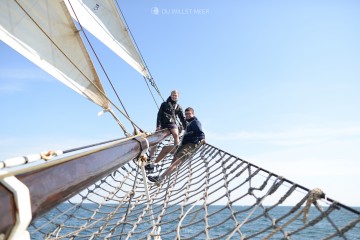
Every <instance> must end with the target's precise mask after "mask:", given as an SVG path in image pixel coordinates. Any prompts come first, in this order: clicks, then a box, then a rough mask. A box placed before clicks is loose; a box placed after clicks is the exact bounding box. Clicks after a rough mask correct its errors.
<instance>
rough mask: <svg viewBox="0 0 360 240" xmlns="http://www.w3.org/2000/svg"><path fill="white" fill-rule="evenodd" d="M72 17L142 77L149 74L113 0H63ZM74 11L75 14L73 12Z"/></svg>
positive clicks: (147, 76)
mask: <svg viewBox="0 0 360 240" xmlns="http://www.w3.org/2000/svg"><path fill="white" fill-rule="evenodd" d="M65 3H66V5H67V7H68V8H69V12H70V14H71V15H72V17H73V18H74V19H75V20H77V21H79V23H80V24H81V26H83V27H84V28H86V29H87V30H88V31H89V32H90V33H91V34H93V35H94V36H95V37H96V38H98V39H99V40H100V41H101V42H103V43H104V44H105V45H106V46H107V47H108V48H110V49H111V50H112V51H113V52H115V53H116V54H117V55H118V56H119V57H121V58H122V59H123V60H124V61H126V62H127V63H128V64H129V65H131V66H132V67H133V68H134V69H135V70H137V71H138V72H139V73H141V74H142V75H143V76H144V77H146V78H148V79H150V74H149V72H148V70H147V69H146V67H145V66H144V64H143V61H142V59H141V57H140V54H139V52H138V51H137V49H136V47H135V44H134V43H133V41H132V40H131V37H130V35H129V32H128V31H127V29H126V25H125V24H124V22H123V20H122V18H121V16H120V15H119V11H118V10H117V8H116V6H115V4H114V1H113V0H70V1H65ZM74 12H75V14H74Z"/></svg>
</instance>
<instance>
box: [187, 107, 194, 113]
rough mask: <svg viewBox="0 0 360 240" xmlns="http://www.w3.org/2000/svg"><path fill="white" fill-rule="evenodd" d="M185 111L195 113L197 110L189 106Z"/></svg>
mask: <svg viewBox="0 0 360 240" xmlns="http://www.w3.org/2000/svg"><path fill="white" fill-rule="evenodd" d="M185 112H191V113H192V114H194V113H195V111H194V109H193V108H192V107H187V108H186V109H185Z"/></svg>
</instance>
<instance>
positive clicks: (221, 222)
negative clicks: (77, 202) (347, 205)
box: [28, 203, 360, 240]
mask: <svg viewBox="0 0 360 240" xmlns="http://www.w3.org/2000/svg"><path fill="white" fill-rule="evenodd" d="M96 206H97V205H96V204H91V203H85V204H84V203H83V204H82V207H81V208H78V209H76V214H75V213H74V214H73V215H72V214H71V211H69V210H68V209H71V207H72V205H70V204H68V203H66V204H62V205H61V206H59V209H60V211H61V212H65V211H68V212H67V215H64V216H63V217H60V218H59V217H58V215H59V211H58V210H52V211H50V212H49V213H47V214H46V215H45V216H42V217H41V218H39V219H37V220H36V221H35V224H32V225H31V226H30V227H29V229H28V230H29V232H30V235H31V239H36V240H38V239H44V238H45V237H44V232H47V231H48V232H54V227H52V229H50V228H51V226H50V225H48V227H49V229H46V227H45V228H43V229H41V230H40V231H38V230H39V226H46V224H47V222H49V220H50V221H51V220H52V219H56V221H58V222H59V223H61V222H62V221H64V222H65V225H67V226H73V227H74V228H64V229H62V231H61V232H59V237H60V238H55V239H89V238H90V237H91V236H92V233H91V232H90V231H84V233H83V234H78V235H76V236H75V237H74V236H73V237H74V238H71V237H70V236H68V237H63V236H64V235H66V234H67V231H74V229H76V226H81V225H82V224H84V219H88V218H89V217H90V216H91V215H92V214H93V211H94V210H95V209H96ZM111 207H113V208H115V207H116V206H115V205H114V206H109V210H110V208H111ZM292 208H293V207H291V206H281V207H277V208H275V209H272V210H271V212H269V214H270V215H271V217H272V218H273V219H277V218H280V217H281V216H284V215H286V214H287V213H289V212H291V209H292ZM246 209H251V208H249V207H248V206H234V209H233V210H234V211H235V212H237V214H235V216H236V218H237V220H238V221H239V222H242V221H243V220H244V219H245V215H246V216H248V213H245V212H243V210H244V211H245V210H246ZM353 209H355V210H356V211H359V212H360V207H354V208H353ZM198 210H199V211H196V207H195V208H193V209H192V212H198V213H197V214H196V215H197V216H192V217H191V216H190V215H189V217H188V220H184V221H183V223H182V227H183V228H182V229H181V239H194V240H202V239H206V235H205V231H203V229H204V228H205V224H204V217H203V216H204V214H205V212H203V211H204V210H203V209H202V208H201V207H199V208H198ZM323 210H326V209H323ZM102 212H109V211H106V209H103V210H102ZM169 212H171V211H169ZM215 212H216V214H214V215H213V217H209V218H208V225H209V226H216V225H218V226H216V227H211V228H210V229H209V232H210V235H208V236H210V239H227V236H228V235H229V233H231V232H232V231H233V228H234V221H233V220H232V219H231V212H230V211H229V210H228V209H227V208H226V207H224V206H221V205H216V206H209V207H208V209H207V213H208V214H209V215H211V214H212V213H215ZM99 214H100V213H98V215H99ZM241 215H244V216H241ZM263 215H264V212H263V211H262V210H261V209H259V210H258V211H255V212H254V213H252V217H250V218H249V219H247V220H248V221H247V223H246V224H244V225H243V226H242V227H241V229H240V231H241V233H242V234H243V237H244V239H255V240H258V239H259V240H260V239H263V238H264V237H265V236H266V235H268V234H269V233H270V232H269V231H267V232H266V233H264V234H262V235H261V234H260V235H259V234H256V233H258V232H259V231H261V229H264V228H266V227H269V226H270V225H271V223H269V221H270V220H269V219H268V218H265V217H263ZM69 216H75V217H74V218H73V219H72V218H71V217H69ZM178 216H179V211H174V212H173V213H170V214H169V215H166V216H165V217H164V218H163V220H162V221H163V222H165V223H166V224H164V225H163V226H162V229H161V232H162V233H166V234H165V235H163V236H162V237H161V239H163V240H165V239H176V227H177V224H178V222H179V221H173V223H172V221H171V220H173V219H177V218H178ZM229 216H230V219H229V221H226V219H227V218H229ZM293 216H294V215H291V216H290V217H289V218H287V220H286V221H288V219H291V218H292V217H293ZM318 216H319V212H318V211H317V210H316V209H315V208H314V207H312V210H310V212H309V216H308V222H309V221H316V218H317V217H318ZM302 217H303V215H302V216H301V217H299V218H298V219H296V221H293V222H292V223H291V224H290V225H289V226H287V227H286V229H285V231H286V232H294V231H295V230H296V229H297V230H296V231H298V232H296V233H293V234H291V235H290V237H289V238H288V239H291V240H317V239H327V238H326V237H327V236H329V235H331V234H333V233H336V232H337V231H338V232H340V229H341V228H343V227H344V226H345V225H348V224H349V223H350V222H352V221H354V220H356V219H357V221H358V222H357V223H356V225H355V227H353V228H351V229H350V230H348V231H347V232H345V233H344V235H343V236H335V237H332V238H329V239H334V240H338V239H339V240H340V239H342V240H344V239H346V240H360V222H359V219H360V215H356V214H354V213H351V212H349V211H347V210H344V209H342V210H341V211H337V210H335V211H333V212H332V213H331V214H330V216H329V217H328V218H322V220H321V221H319V222H317V223H316V224H315V225H314V226H311V227H308V228H306V229H301V228H302V226H303V222H302ZM190 219H191V220H190ZM118 220H119V219H116V221H118ZM135 220H136V219H135ZM190 221H191V223H194V224H189V223H190ZM149 222H150V221H149ZM270 222H271V221H270ZM110 223H111V222H110ZM112 223H113V226H114V223H115V220H114V221H113V222H112ZM280 223H281V222H280ZM101 224H103V223H101ZM282 224H284V222H283V223H282ZM110 225H111V224H110ZM186 226H188V227H186ZM118 228H119V229H116V230H114V229H113V233H114V234H113V235H112V236H113V237H111V238H110V239H120V237H119V236H120V235H119V234H120V233H121V232H123V233H127V232H128V231H130V230H131V228H132V226H131V227H130V226H129V227H128V228H126V227H125V228H124V229H122V231H121V232H120V228H121V227H118ZM94 229H98V228H96V226H95V228H94ZM143 229H145V230H146V229H151V225H150V224H143V225H139V226H138V227H137V229H136V231H135V234H134V236H133V237H130V238H129V239H146V237H147V233H148V232H149V231H145V230H143ZM298 229H300V230H298ZM109 231H110V229H108V231H107V232H109ZM142 231H143V232H142ZM40 232H43V233H40ZM104 232H106V231H104ZM104 236H106V234H104V235H100V236H98V237H95V238H94V239H104ZM49 239H53V237H50V238H49ZM122 239H126V236H125V237H123V238H122ZM231 239H241V237H240V235H239V234H238V233H235V234H234V235H233V237H232V238H231ZM270 239H285V238H284V234H283V233H281V232H279V233H278V234H275V235H274V236H273V237H271V238H270Z"/></svg>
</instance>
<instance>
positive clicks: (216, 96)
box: [0, 0, 360, 206]
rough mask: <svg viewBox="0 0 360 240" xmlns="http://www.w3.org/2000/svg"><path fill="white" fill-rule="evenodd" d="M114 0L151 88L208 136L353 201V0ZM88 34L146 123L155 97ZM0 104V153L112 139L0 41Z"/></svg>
mask: <svg viewBox="0 0 360 240" xmlns="http://www.w3.org/2000/svg"><path fill="white" fill-rule="evenodd" d="M118 3H119V5H120V6H121V9H122V12H123V14H124V16H125V19H126V22H127V24H128V26H129V28H130V31H131V33H132V35H133V37H134V39H135V41H136V43H137V46H138V47H139V49H140V51H141V54H142V56H143V58H144V59H145V62H146V64H147V66H148V68H149V69H150V72H151V74H152V76H153V78H154V80H155V82H156V84H157V86H158V88H159V89H160V91H161V95H162V97H163V98H167V97H168V96H169V95H170V92H171V90H173V89H177V90H179V91H180V99H179V104H180V105H181V106H182V107H183V108H186V107H188V106H191V107H193V108H194V109H195V115H196V116H197V117H198V119H199V120H200V121H201V122H202V125H203V129H204V132H205V134H206V141H207V142H208V143H209V144H211V145H214V146H216V147H218V148H220V149H223V150H225V151H226V152H228V153H231V154H233V155H235V156H238V157H239V158H241V159H244V160H246V161H249V162H251V163H253V164H255V165H257V166H260V167H262V168H264V169H266V170H268V171H270V172H273V173H275V174H277V175H280V176H283V177H285V178H287V179H289V180H291V181H293V182H296V183H298V184H299V185H302V186H304V187H306V188H309V189H313V188H320V189H322V190H323V191H324V192H325V193H326V194H327V196H328V197H330V198H332V199H334V200H337V201H339V202H341V203H343V204H345V205H349V206H360V192H359V191H358V184H359V182H360V148H359V145H360V111H359V109H360V94H359V92H360V67H359V66H360V44H359V43H360V28H359V24H360V15H359V14H358V13H359V10H360V2H359V1H355V0H354V1H350V0H343V1H331V0H327V1H325V0H324V1H321V0H317V1H306V0H302V1H280V0H277V1H275V0H266V1H265V0H259V1H240V0H228V1H221V2H220V1H215V0H206V1H205V0H196V1H193V0H150V1H149V0H146V1H145V0H135V1H125V0H122V1H118ZM90 39H91V40H92V44H93V46H94V48H95V51H96V52H97V54H98V56H99V58H100V59H101V62H102V64H103V65H104V66H105V69H106V73H107V74H108V76H109V78H110V80H111V82H112V83H113V84H114V86H115V88H116V89H117V92H118V94H119V96H120V98H121V100H122V102H123V104H124V105H125V108H126V110H127V111H128V113H129V115H130V117H131V119H133V120H134V122H135V123H136V124H137V125H139V126H140V127H141V128H142V129H143V130H145V131H154V130H155V122H156V114H157V110H158V108H157V105H159V104H161V101H162V100H161V97H159V96H158V95H157V93H156V92H154V90H153V89H152V91H153V94H155V99H156V102H155V101H154V100H153V98H152V97H151V94H150V92H149V90H148V88H147V85H146V84H145V81H144V79H143V78H142V77H141V76H140V74H138V73H137V72H136V71H135V70H134V69H132V68H131V67H130V66H129V65H127V64H126V63H125V62H124V61H123V60H122V59H119V58H118V57H117V56H115V54H113V53H112V52H111V51H110V50H109V49H107V48H106V47H105V46H103V45H102V44H101V43H99V42H97V40H96V39H94V38H91V37H90ZM95 65H96V67H97V69H99V66H98V64H97V63H95ZM98 72H99V75H100V78H101V79H103V84H104V86H105V88H106V90H107V92H108V94H109V96H110V98H111V99H115V100H114V101H116V98H115V97H114V93H112V92H111V89H110V87H109V84H108V82H107V80H106V78H105V74H104V73H103V72H101V71H98ZM0 109H1V111H2V114H1V127H0V129H1V130H0V160H5V159H7V158H10V157H16V156H23V155H28V154H33V153H38V152H40V151H44V150H49V149H62V150H66V149H72V148H74V147H79V146H84V145H87V144H92V143H96V142H101V141H106V140H109V139H115V138H119V137H123V133H122V131H121V129H120V128H119V126H118V125H117V124H116V122H115V121H114V120H113V119H112V117H111V116H110V115H108V114H105V115H103V116H100V117H98V116H97V114H98V112H100V111H101V109H100V108H99V107H98V106H97V105H95V104H93V103H92V102H90V101H88V100H87V99H85V98H83V97H82V96H80V95H78V94H77V93H75V92H74V91H72V90H71V89H69V88H67V87H66V86H65V85H63V84H62V83H60V82H59V81H57V80H56V79H54V78H53V77H51V76H50V75H48V74H47V73H46V72H44V71H43V70H41V69H39V68H38V67H37V66H35V65H34V64H33V63H31V62H29V61H28V60H27V59H25V58H24V57H22V56H21V55H19V54H18V53H17V52H15V51H14V50H13V49H11V48H10V47H8V46H7V45H5V44H4V43H3V42H0ZM118 115H119V116H120V114H118ZM120 119H121V120H122V121H123V122H124V124H125V125H126V126H127V128H128V130H129V131H131V127H130V124H129V123H128V122H127V121H126V120H125V119H124V118H121V116H120Z"/></svg>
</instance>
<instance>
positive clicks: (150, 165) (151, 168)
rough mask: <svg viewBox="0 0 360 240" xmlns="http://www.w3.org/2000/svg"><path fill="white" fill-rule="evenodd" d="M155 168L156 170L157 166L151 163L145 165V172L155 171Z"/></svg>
mask: <svg viewBox="0 0 360 240" xmlns="http://www.w3.org/2000/svg"><path fill="white" fill-rule="evenodd" d="M154 168H155V166H154V164H152V163H149V164H147V165H145V170H146V171H154Z"/></svg>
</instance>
